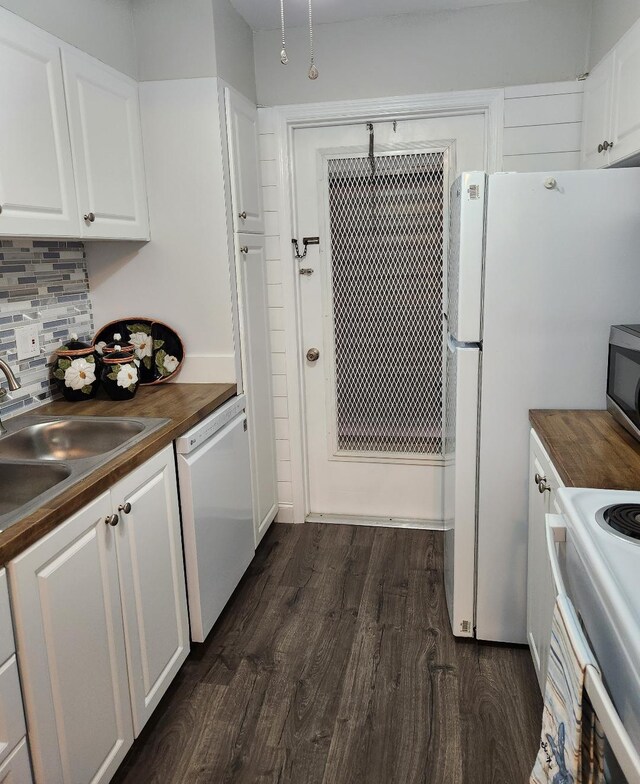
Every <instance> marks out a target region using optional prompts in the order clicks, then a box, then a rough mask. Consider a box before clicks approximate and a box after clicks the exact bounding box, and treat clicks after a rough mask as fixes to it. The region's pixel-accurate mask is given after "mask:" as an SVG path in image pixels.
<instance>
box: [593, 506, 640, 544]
mask: <svg viewBox="0 0 640 784" xmlns="http://www.w3.org/2000/svg"><path fill="white" fill-rule="evenodd" d="M602 517H603V519H604V522H605V523H606V524H607V525H608V526H609V527H610V528H613V530H614V531H617V532H618V533H620V534H622V535H623V536H626V537H628V538H629V539H636V540H640V504H615V506H609V507H607V509H604V510H603V512H602Z"/></svg>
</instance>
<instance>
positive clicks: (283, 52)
mask: <svg viewBox="0 0 640 784" xmlns="http://www.w3.org/2000/svg"><path fill="white" fill-rule="evenodd" d="M280 30H281V32H282V49H281V50H280V62H281V63H282V65H286V64H287V63H288V62H289V57H288V56H287V47H286V45H285V42H284V0H280Z"/></svg>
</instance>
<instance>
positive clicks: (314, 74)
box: [309, 0, 318, 79]
mask: <svg viewBox="0 0 640 784" xmlns="http://www.w3.org/2000/svg"><path fill="white" fill-rule="evenodd" d="M311 4H312V0H309V53H310V63H309V79H317V78H318V69H317V68H316V64H315V62H314V54H313V11H312V8H311Z"/></svg>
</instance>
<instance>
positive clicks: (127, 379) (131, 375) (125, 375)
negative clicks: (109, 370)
mask: <svg viewBox="0 0 640 784" xmlns="http://www.w3.org/2000/svg"><path fill="white" fill-rule="evenodd" d="M116 381H117V382H118V386H119V387H124V388H125V389H128V388H129V387H130V386H131V385H132V384H137V383H138V370H137V368H135V367H134V366H133V365H121V366H120V370H119V371H118V375H117V377H116Z"/></svg>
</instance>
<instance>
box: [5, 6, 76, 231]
mask: <svg viewBox="0 0 640 784" xmlns="http://www.w3.org/2000/svg"><path fill="white" fill-rule="evenodd" d="M0 140H1V143H0V207H1V208H2V212H0V235H19V236H25V235H26V236H47V237H61V236H72V237H73V236H76V237H77V236H79V234H80V222H79V218H78V212H77V205H76V198H75V190H74V181H73V166H72V163H71V145H70V142H69V132H68V128H67V116H66V109H65V98H64V87H63V83H62V71H61V68H60V49H59V46H58V43H57V41H56V39H55V38H53V37H51V36H49V35H47V34H46V33H43V32H42V31H40V30H38V28H36V27H34V26H33V25H31V24H29V23H28V22H24V21H23V20H22V19H20V18H19V17H17V16H15V15H14V14H12V13H10V12H8V11H5V10H3V9H0Z"/></svg>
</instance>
